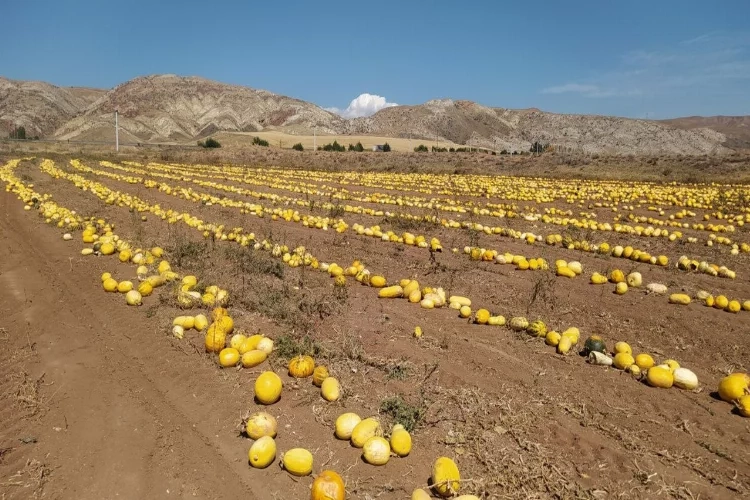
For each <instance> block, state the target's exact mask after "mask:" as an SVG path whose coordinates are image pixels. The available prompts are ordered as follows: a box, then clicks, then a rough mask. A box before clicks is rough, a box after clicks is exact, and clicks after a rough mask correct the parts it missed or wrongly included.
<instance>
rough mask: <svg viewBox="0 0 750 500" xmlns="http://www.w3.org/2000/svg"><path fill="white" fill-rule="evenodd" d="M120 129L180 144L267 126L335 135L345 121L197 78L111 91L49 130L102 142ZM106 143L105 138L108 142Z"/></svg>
mask: <svg viewBox="0 0 750 500" xmlns="http://www.w3.org/2000/svg"><path fill="white" fill-rule="evenodd" d="M115 110H118V112H119V120H120V127H121V128H122V129H124V130H125V131H126V132H127V133H128V134H130V135H132V136H133V137H135V138H137V140H138V142H148V141H155V142H156V141H186V140H190V141H192V140H193V139H195V138H197V137H204V136H206V135H209V134H212V133H214V132H216V131H219V130H222V131H241V132H255V131H259V130H264V129H268V128H284V129H285V130H289V131H295V130H298V131H300V132H304V133H307V131H308V130H309V131H310V132H311V131H312V128H313V127H315V126H317V127H318V132H319V133H322V134H326V133H337V131H339V130H341V129H342V128H345V127H346V123H345V120H344V119H343V118H341V117H339V116H337V115H334V114H333V113H330V112H328V111H325V110H323V109H321V108H320V107H318V106H316V105H314V104H310V103H308V102H305V101H300V100H298V99H292V98H291V97H285V96H281V95H277V94H273V93H271V92H267V91H265V90H255V89H251V88H248V87H241V86H238V85H227V84H223V83H219V82H214V81H211V80H206V79H204V78H198V77H179V76H175V75H156V76H146V77H141V78H136V79H134V80H130V81H128V82H126V83H123V84H122V85H119V86H117V87H115V88H114V89H112V90H110V91H109V92H107V93H106V94H104V95H102V96H101V97H100V98H99V99H97V100H96V101H95V102H94V103H92V104H91V105H90V106H89V107H88V108H87V109H86V110H85V112H84V113H83V114H82V115H80V116H78V117H76V118H74V119H72V120H70V121H69V122H67V123H65V124H64V125H62V126H61V127H60V128H59V129H58V130H56V132H55V136H56V137H58V138H60V139H73V138H76V139H90V140H91V139H103V138H105V137H109V138H111V137H112V136H113V135H114V131H113V120H114V116H113V115H114V111H115ZM110 140H111V139H110Z"/></svg>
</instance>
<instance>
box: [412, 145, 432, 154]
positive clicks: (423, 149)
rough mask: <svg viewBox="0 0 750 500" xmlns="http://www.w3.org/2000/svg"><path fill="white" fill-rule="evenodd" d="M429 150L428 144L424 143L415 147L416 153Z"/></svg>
mask: <svg viewBox="0 0 750 500" xmlns="http://www.w3.org/2000/svg"><path fill="white" fill-rule="evenodd" d="M428 151H429V149H427V146H425V145H424V144H420V145H419V146H417V147H416V148H414V152H415V153H426V152H428Z"/></svg>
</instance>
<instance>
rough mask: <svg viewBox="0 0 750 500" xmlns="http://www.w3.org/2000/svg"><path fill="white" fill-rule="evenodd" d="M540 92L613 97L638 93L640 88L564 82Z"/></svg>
mask: <svg viewBox="0 0 750 500" xmlns="http://www.w3.org/2000/svg"><path fill="white" fill-rule="evenodd" d="M542 94H581V95H582V96H584V97H613V96H629V95H640V90H638V89H631V90H619V89H616V88H612V87H606V88H603V87H600V86H599V85H593V84H590V83H566V84H565V85H559V86H556V87H547V88H546V89H542Z"/></svg>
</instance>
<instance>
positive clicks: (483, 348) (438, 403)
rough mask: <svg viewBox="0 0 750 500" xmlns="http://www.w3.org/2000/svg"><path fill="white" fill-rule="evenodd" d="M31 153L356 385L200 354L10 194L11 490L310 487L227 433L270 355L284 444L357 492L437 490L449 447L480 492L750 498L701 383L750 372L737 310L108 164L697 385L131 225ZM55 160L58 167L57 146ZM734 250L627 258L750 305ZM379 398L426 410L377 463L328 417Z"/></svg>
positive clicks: (6, 433)
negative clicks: (651, 376)
mask: <svg viewBox="0 0 750 500" xmlns="http://www.w3.org/2000/svg"><path fill="white" fill-rule="evenodd" d="M86 163H87V164H88V165H89V166H91V167H95V168H101V167H98V165H97V164H96V162H93V161H91V162H86ZM37 165H38V161H35V162H24V163H23V164H22V166H21V167H20V168H19V171H18V174H19V175H26V176H28V178H29V179H30V180H31V181H33V182H34V184H35V185H36V187H37V189H38V190H39V191H40V192H45V193H51V194H52V195H53V197H54V199H55V200H57V201H58V203H61V204H63V205H64V206H66V207H68V208H71V209H75V210H77V211H78V212H79V213H81V214H84V215H97V216H102V217H105V218H107V220H108V221H111V222H113V223H115V224H116V228H117V231H116V232H117V233H118V234H119V235H120V236H121V237H123V238H126V239H128V240H131V241H133V242H135V243H136V244H140V245H153V244H156V243H158V244H160V245H162V246H164V247H165V248H166V249H167V252H168V255H167V257H168V259H169V260H170V261H171V262H172V263H173V265H174V267H176V268H177V270H178V272H181V273H194V274H197V275H198V276H199V277H200V278H201V279H202V280H205V281H206V282H210V283H217V284H220V285H222V286H225V287H227V288H229V289H230V291H231V293H232V296H233V298H234V301H233V304H232V308H231V310H232V314H233V316H234V317H235V322H236V324H237V326H238V327H239V328H242V329H244V330H246V331H248V332H255V331H262V332H263V333H265V334H267V335H269V336H271V337H272V338H274V339H276V341H277V347H281V346H282V345H286V346H287V349H294V348H298V347H300V344H298V343H297V342H299V341H300V339H301V338H303V335H307V336H309V338H311V339H312V340H313V341H314V342H315V343H316V344H317V345H318V348H319V349H320V352H319V353H318V356H317V357H318V360H319V361H321V362H323V363H325V364H327V365H328V366H329V367H330V369H331V371H332V372H333V373H334V374H335V375H336V376H337V377H338V378H339V380H340V381H341V383H342V387H343V388H344V396H343V398H342V399H341V400H340V401H338V402H336V403H326V402H325V401H323V400H322V399H321V398H320V396H319V394H318V390H317V389H316V388H315V387H313V386H312V385H311V384H309V382H308V381H294V380H293V379H291V378H289V377H288V376H287V374H286V370H285V360H284V357H283V356H273V357H272V358H271V359H270V362H267V363H264V364H262V365H261V366H259V367H257V368H253V369H249V370H222V369H220V368H218V367H217V366H216V362H215V360H214V358H213V357H211V356H208V355H206V354H205V353H203V349H202V337H201V335H200V334H198V333H195V332H194V331H193V332H191V333H188V334H186V336H185V339H183V340H182V341H179V340H177V339H174V338H173V337H171V335H170V334H169V329H170V325H171V319H172V318H173V317H174V316H175V315H177V314H178V313H179V310H178V309H176V308H175V307H174V302H173V301H172V300H171V299H170V294H169V291H167V290H163V291H162V292H161V295H160V296H154V297H150V298H148V299H146V300H145V305H144V306H143V307H141V308H128V307H126V306H125V305H124V301H123V299H122V297H121V296H119V295H116V294H114V295H113V294H106V293H105V292H104V291H103V290H102V288H101V285H100V278H99V277H100V275H101V273H102V272H105V271H108V272H113V273H114V274H115V275H116V276H117V277H118V278H120V279H124V278H130V277H132V278H135V277H134V276H131V275H133V274H134V268H133V266H132V265H126V264H121V263H119V262H118V261H117V259H115V258H112V257H98V258H97V257H82V256H81V255H80V253H79V252H80V249H81V247H82V245H81V244H80V234H76V235H75V239H74V241H72V242H65V241H63V240H62V239H61V237H60V234H61V232H60V230H58V229H56V228H53V227H51V226H47V225H45V224H43V222H42V220H41V219H40V218H39V217H37V215H36V214H35V212H33V211H31V212H24V211H23V207H22V204H21V203H20V202H18V201H17V200H16V199H15V198H13V197H12V196H11V195H9V194H8V193H6V192H4V191H3V192H0V250H1V251H2V252H3V253H2V255H3V256H4V258H3V259H2V260H0V272H1V274H0V377H1V378H0V384H2V395H1V397H2V401H0V421H1V422H2V425H0V498H8V499H11V498H18V499H20V498H35V497H39V498H41V497H44V498H65V499H67V498H92V499H93V498H115V497H120V498H170V497H173V496H174V497H178V498H183V497H185V498H238V497H244V498H257V499H286V498H307V497H308V496H309V493H308V491H309V486H310V483H311V481H312V480H311V478H293V477H292V476H290V475H289V474H287V473H286V472H284V471H282V470H281V469H280V468H279V467H278V459H277V461H276V462H275V463H274V464H273V465H272V466H271V467H270V468H269V469H266V470H254V469H251V468H250V467H249V466H248V465H247V450H248V448H249V446H250V441H249V440H248V439H247V438H245V437H242V436H240V435H239V434H238V431H237V429H238V424H239V423H240V421H241V419H242V417H243V416H244V415H246V414H247V413H248V412H252V411H257V410H258V409H260V407H259V406H258V405H256V403H254V402H253V399H252V384H253V381H254V379H255V377H256V376H257V374H259V373H260V372H261V371H263V370H267V369H273V370H274V371H276V372H277V373H278V374H279V375H280V376H281V377H282V379H283V380H284V384H285V389H284V394H283V397H282V400H281V401H280V402H279V403H277V404H276V405H273V406H271V407H270V408H269V409H268V411H270V412H271V413H272V414H274V415H275V416H276V417H277V419H278V420H279V436H278V439H277V444H278V449H279V455H280V454H281V452H283V451H285V450H287V449H290V448H294V447H305V448H307V449H309V450H311V451H312V452H313V454H314V456H315V461H316V463H315V467H314V471H315V472H319V471H321V470H323V469H326V468H330V469H334V470H336V471H338V472H339V473H340V474H341V475H342V476H343V477H344V479H345V480H346V482H347V491H348V494H349V496H348V498H353V499H374V498H383V499H388V498H407V497H408V496H409V495H410V494H411V491H412V490H413V489H414V488H416V487H426V481H427V477H428V476H429V474H430V469H431V464H432V463H433V461H434V460H435V458H436V457H438V456H441V455H446V456H450V457H453V458H455V459H456V461H457V463H458V465H459V467H460V469H461V472H462V476H463V478H465V479H467V481H466V483H465V484H464V487H463V491H466V492H473V493H475V494H477V495H480V496H482V497H483V498H540V499H541V498H592V497H593V498H684V499H688V498H690V499H693V498H744V497H746V496H747V495H748V494H750V452H748V445H750V426H749V425H748V420H747V419H743V418H741V417H739V416H738V415H736V414H735V413H733V412H732V407H731V406H730V405H728V404H727V403H724V402H721V401H718V400H716V399H715V398H714V397H713V396H712V395H711V394H710V393H711V392H712V391H713V390H714V388H715V387H716V385H717V382H718V380H719V379H720V378H721V376H722V375H723V373H724V372H725V371H726V370H728V369H738V370H739V369H744V370H747V369H748V368H750V366H748V361H747V354H746V349H745V347H744V345H745V344H746V341H745V340H743V339H744V338H745V337H746V335H747V333H748V327H749V326H748V325H750V322H749V321H748V319H747V314H748V313H740V314H738V315H730V314H727V313H724V312H722V311H718V310H713V309H706V308H703V307H699V306H697V305H691V306H690V307H687V308H683V307H679V306H670V305H669V304H667V303H666V300H664V299H663V298H661V299H659V298H657V297H654V296H650V295H647V294H645V293H643V292H640V291H637V290H634V291H632V292H630V293H628V294H626V295H624V296H616V295H614V294H612V293H611V288H596V287H593V286H592V285H589V284H588V283H587V280H585V279H583V278H580V279H575V280H560V279H555V278H553V277H551V276H549V273H542V272H539V273H536V272H530V271H527V272H523V271H515V270H514V269H512V268H510V267H506V266H498V265H495V264H491V263H472V262H470V261H468V260H467V259H466V258H465V256H463V255H454V254H451V253H450V252H444V253H442V254H439V255H437V257H436V260H435V261H431V260H430V259H429V254H428V253H427V252H426V251H423V250H420V249H416V248H412V247H408V248H403V247H401V246H398V245H392V244H389V243H382V242H379V241H375V240H373V239H371V238H365V237H358V236H356V235H352V234H345V235H340V236H337V235H335V233H333V234H331V233H324V232H321V231H316V230H310V229H305V228H304V227H302V226H301V225H299V224H293V223H285V222H271V221H270V220H269V219H257V218H255V217H248V216H243V215H241V214H240V213H239V212H238V211H234V210H231V209H227V208H222V207H218V206H213V207H202V206H200V205H198V204H196V203H192V202H189V201H187V200H183V199H181V198H177V197H173V196H169V195H166V194H164V193H160V192H158V191H156V190H151V189H145V187H143V186H142V185H141V186H131V185H128V184H126V183H122V182H118V181H113V180H111V179H107V178H103V177H97V180H98V181H99V182H101V183H103V184H105V185H107V186H110V187H112V188H115V189H121V190H124V191H128V192H131V193H133V194H136V195H138V196H140V197H141V198H143V199H145V200H147V201H149V202H151V203H157V202H158V203H160V204H162V206H164V207H167V206H168V207H172V208H175V209H179V210H188V211H190V213H194V214H196V215H199V216H200V217H203V218H205V219H206V220H221V221H226V222H227V223H228V224H234V223H237V224H239V225H242V226H243V227H244V228H245V229H246V231H255V232H256V234H258V235H259V239H261V238H262V237H266V236H267V235H268V234H269V233H273V234H274V235H276V237H277V238H278V239H280V240H284V241H286V242H289V243H290V244H304V245H305V246H306V247H308V248H309V249H310V250H311V251H312V252H313V253H314V254H316V255H319V256H321V258H324V259H325V260H328V261H332V260H335V261H336V262H339V263H341V264H342V265H343V264H345V263H348V262H350V261H351V260H352V259H354V258H361V259H363V261H364V262H365V263H366V264H367V265H368V267H371V268H372V269H374V270H376V271H377V272H382V273H383V274H385V276H388V277H389V278H390V279H392V280H394V279H398V278H401V277H407V276H414V277H418V278H419V279H420V282H424V283H425V284H434V285H439V286H445V287H447V288H449V293H451V292H453V293H458V294H461V295H468V296H471V297H472V298H473V299H475V300H481V301H482V305H485V306H487V307H489V308H491V309H492V310H496V311H499V312H501V313H503V314H505V315H506V316H507V317H510V316H514V315H526V316H529V317H530V318H535V317H537V316H539V317H543V318H545V320H547V321H548V322H549V323H550V324H552V325H553V326H563V325H575V326H578V327H580V328H581V331H582V335H583V336H584V337H585V336H586V335H588V334H590V333H599V334H601V335H603V336H604V337H605V339H607V341H608V342H609V343H611V344H613V343H614V342H615V341H616V340H625V341H628V342H629V343H631V345H633V346H634V348H635V349H636V350H638V351H641V350H645V351H649V352H652V353H655V354H657V355H658V356H659V357H660V358H664V359H665V358H669V357H674V358H676V359H678V360H679V361H680V362H682V363H683V364H684V365H685V366H688V367H690V368H691V369H693V370H694V371H695V372H696V373H697V374H698V377H699V379H700V380H701V384H702V387H703V389H702V391H699V392H685V391H680V390H677V389H671V390H658V389H653V388H649V387H647V386H645V385H643V384H640V383H637V382H635V381H634V380H633V379H632V378H631V377H630V376H629V375H627V374H625V373H622V372H619V371H616V370H610V369H605V368H601V367H593V366H590V365H587V364H585V363H584V362H583V359H582V358H580V357H578V356H568V357H563V356H559V355H556V354H555V353H554V350H553V349H552V348H550V347H548V346H545V345H544V343H543V342H540V341H539V340H538V339H531V338H530V337H528V336H526V335H519V334H516V333H513V332H511V331H510V330H508V329H506V328H492V327H486V326H480V325H471V324H468V323H466V322H465V320H459V319H457V318H456V315H455V314H454V313H455V311H452V310H447V309H443V310H432V311H428V310H423V309H420V308H419V307H418V306H415V305H413V304H408V303H406V302H405V301H401V300H378V299H377V298H376V297H375V293H374V291H373V290H372V289H371V288H367V287H362V286H360V285H359V284H357V283H353V284H351V283H350V285H349V286H347V287H346V288H345V289H343V291H342V290H338V289H334V288H333V287H332V284H331V280H330V279H329V278H328V277H327V276H326V275H324V274H323V273H314V272H312V271H310V270H309V269H299V268H298V269H291V268H286V267H282V268H279V267H274V265H275V264H276V263H277V262H278V261H276V260H272V259H270V258H269V257H267V256H266V255H265V254H262V253H257V252H256V253H254V252H251V251H242V250H240V249H239V247H236V245H234V246H231V245H230V244H229V243H222V242H216V243H213V242H210V241H209V242H206V241H205V240H203V239H202V238H201V236H200V234H199V233H197V232H196V231H193V230H190V229H186V228H184V226H183V227H180V226H178V225H168V224H167V223H166V222H163V221H160V220H158V219H157V218H156V217H148V220H147V221H146V222H141V221H140V220H139V219H138V218H136V217H134V216H133V215H131V214H130V213H128V211H127V210H126V209H125V208H120V207H117V206H110V205H105V204H104V203H103V202H101V201H100V200H99V199H98V198H96V197H94V196H93V195H91V193H85V192H83V191H81V190H79V189H77V188H76V187H75V186H73V185H72V184H70V183H68V182H67V181H64V180H53V179H51V178H50V177H48V176H46V174H44V173H42V172H40V171H39V169H38V167H37ZM58 166H59V167H61V168H63V169H65V170H68V171H69V167H66V165H65V160H60V161H58ZM194 187H195V188H196V189H198V187H197V186H194ZM214 194H219V193H214ZM345 218H346V216H345ZM353 219H354V220H355V221H359V220H360V218H357V217H354V218H353ZM362 220H363V221H364V222H366V223H368V224H371V223H375V222H376V221H375V220H374V219H373V220H367V219H365V218H362ZM544 229H545V230H546V229H547V228H544ZM425 232H426V233H428V231H427V230H425ZM429 234H433V233H431V232H430V233H429ZM746 234H747V233H744V235H745V236H746ZM434 235H435V236H438V237H439V238H441V241H443V242H444V244H446V243H447V242H448V241H450V240H451V238H453V239H454V240H455V244H456V246H459V247H460V248H462V247H463V245H466V244H469V243H468V240H467V238H468V235H466V234H465V233H464V232H463V231H460V232H457V231H453V232H450V231H449V230H444V229H440V230H436V231H435V232H434ZM738 238H739V237H738ZM739 239H741V240H742V241H746V240H747V238H746V237H743V238H739ZM631 241H632V240H631ZM480 243H482V244H487V245H490V246H492V247H493V248H499V249H503V250H508V251H510V252H518V253H527V254H528V253H529V252H534V253H538V254H540V255H542V256H544V257H545V258H547V259H548V260H550V261H553V260H554V259H555V258H567V259H573V258H576V259H578V260H580V261H581V262H583V264H584V266H585V267H586V268H587V269H591V270H601V271H605V270H607V269H609V268H613V267H622V266H625V265H629V263H625V264H623V263H622V261H619V259H611V258H602V257H599V256H593V255H590V254H583V253H581V252H570V251H567V250H562V249H553V248H548V247H545V246H535V247H529V246H528V245H524V244H521V243H518V242H517V241H515V240H507V241H506V240H498V239H496V238H489V237H488V238H486V239H483V240H481V241H480ZM639 243H640V242H639ZM655 245H663V247H656V248H657V249H659V250H661V251H664V252H665V253H668V254H669V256H670V259H672V260H674V258H675V257H676V256H677V255H678V253H680V250H681V249H679V248H673V247H671V246H669V243H668V242H667V243H664V242H654V241H652V240H648V239H646V240H645V242H644V243H643V246H644V247H646V248H648V249H649V250H651V249H652V247H655ZM446 246H448V245H446ZM234 247H236V249H235V248H234ZM701 252H708V250H706V249H702V250H701ZM721 252H722V250H721V249H715V253H713V254H711V255H708V254H707V257H706V258H708V257H714V260H722V259H726V260H727V265H729V266H730V267H733V268H736V269H737V271H738V274H739V277H738V279H737V280H734V281H727V280H720V279H719V278H710V277H705V276H700V275H694V274H686V273H680V272H678V271H675V270H672V269H660V268H655V267H653V266H642V265H639V266H638V269H639V270H640V271H641V272H643V273H644V281H646V282H650V281H659V282H662V283H667V284H670V285H671V286H680V287H683V288H685V289H687V290H696V289H699V288H706V289H709V290H711V289H718V290H727V291H729V290H731V293H732V294H733V295H735V296H737V297H744V298H746V299H747V298H750V280H748V276H747V270H746V269H747V259H746V256H742V255H740V256H738V257H736V258H735V259H739V260H733V261H730V260H729V259H728V256H727V255H726V252H724V253H721ZM735 264H737V265H735ZM627 270H629V269H626V271H627ZM350 281H353V280H350ZM195 312H197V311H195ZM416 325H421V326H422V328H423V329H424V331H425V336H424V338H423V339H421V340H420V341H417V340H415V339H414V338H413V337H412V331H413V329H414V326H416ZM289 346H291V347H289ZM282 354H283V353H282ZM384 404H386V406H388V405H390V406H389V408H390V409H391V410H393V409H394V408H400V409H401V410H402V412H404V413H403V414H402V417H404V414H407V413H409V410H413V413H411V415H412V417H414V416H415V415H416V420H417V421H418V422H417V425H416V429H415V431H414V433H413V438H414V449H413V452H412V454H411V455H410V456H409V457H407V458H403V459H395V458H394V459H392V460H391V461H390V462H389V463H388V464H387V465H386V466H384V467H373V466H370V465H367V464H365V463H363V462H362V460H361V459H360V452H359V450H356V449H354V448H352V447H350V446H349V444H348V443H346V442H341V441H337V440H336V439H335V438H334V437H333V435H332V424H333V421H334V420H335V418H336V416H337V415H338V414H340V413H342V412H344V411H355V412H358V413H359V414H361V415H363V416H364V415H372V414H378V413H380V414H381V418H383V419H384V420H385V421H386V422H390V421H391V420H392V416H391V415H390V414H389V412H388V411H386V410H385V406H384ZM414 412H416V413H414Z"/></svg>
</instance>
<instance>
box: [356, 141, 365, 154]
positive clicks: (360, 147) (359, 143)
mask: <svg viewBox="0 0 750 500" xmlns="http://www.w3.org/2000/svg"><path fill="white" fill-rule="evenodd" d="M364 150H365V147H364V146H363V145H362V143H361V142H359V141H357V144H355V145H354V151H356V152H357V153H361V152H362V151H364Z"/></svg>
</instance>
